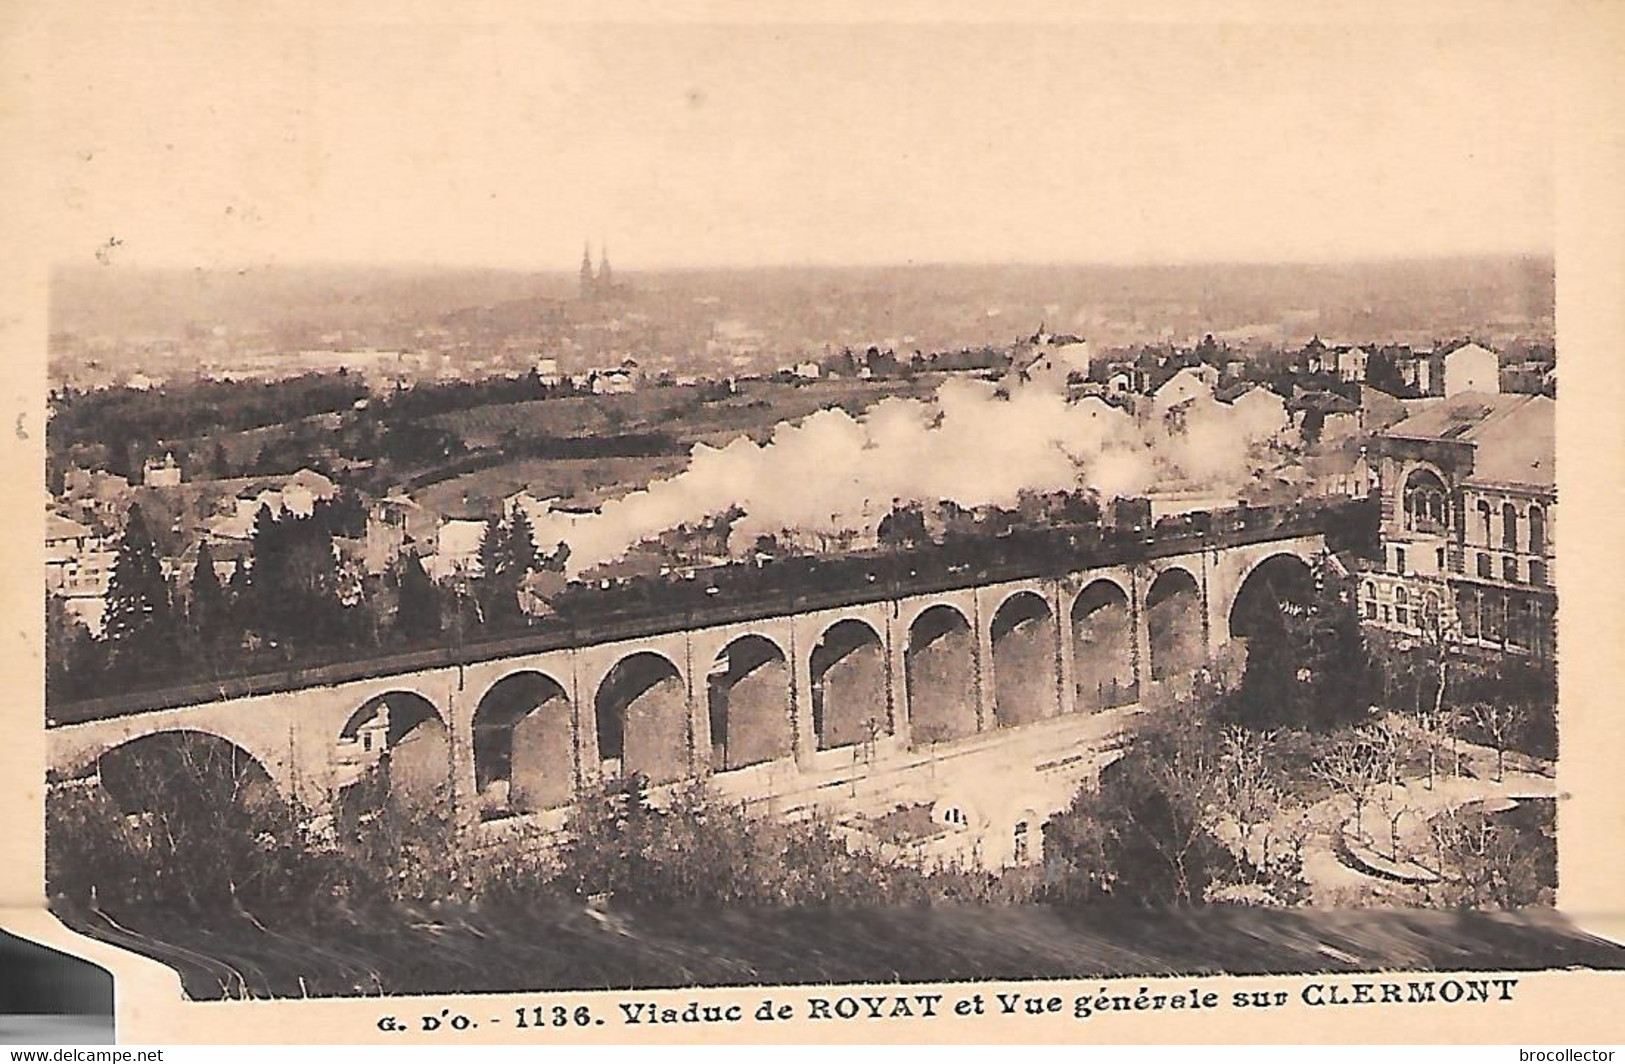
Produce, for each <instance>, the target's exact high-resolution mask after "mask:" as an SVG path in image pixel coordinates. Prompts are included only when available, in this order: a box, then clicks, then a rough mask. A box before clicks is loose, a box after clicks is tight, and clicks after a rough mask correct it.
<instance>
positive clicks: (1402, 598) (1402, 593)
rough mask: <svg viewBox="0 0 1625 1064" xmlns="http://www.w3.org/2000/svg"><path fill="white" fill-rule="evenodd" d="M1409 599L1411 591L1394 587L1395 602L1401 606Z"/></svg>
mask: <svg viewBox="0 0 1625 1064" xmlns="http://www.w3.org/2000/svg"><path fill="white" fill-rule="evenodd" d="M1410 600H1411V593H1410V592H1409V591H1406V590H1405V589H1404V588H1403V587H1396V588H1394V601H1395V602H1397V603H1399V604H1400V605H1401V606H1403V605H1405V604H1406V603H1407V602H1409V601H1410Z"/></svg>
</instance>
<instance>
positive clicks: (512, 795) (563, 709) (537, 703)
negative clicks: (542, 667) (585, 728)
mask: <svg viewBox="0 0 1625 1064" xmlns="http://www.w3.org/2000/svg"><path fill="white" fill-rule="evenodd" d="M570 718H571V707H570V696H569V695H568V694H567V693H566V692H565V690H564V685H563V684H561V683H559V682H558V681H557V680H555V679H554V678H553V677H551V676H549V675H547V674H546V673H542V672H536V671H533V670H525V671H523V672H515V673H509V674H508V675H507V676H504V677H503V678H502V679H500V680H498V681H497V682H496V683H494V684H492V685H491V687H490V688H489V689H488V690H487V691H486V692H485V694H484V696H483V697H481V698H480V701H479V705H477V706H476V707H475V708H474V724H473V732H474V787H475V791H476V793H477V794H478V795H479V807H480V814H481V815H482V816H484V817H497V816H501V815H503V814H505V813H523V812H534V811H535V810H538V809H548V808H551V807H553V806H557V805H562V804H564V803H565V802H567V801H569V799H570V794H571V792H572V790H573V785H574V781H575V730H574V728H573V727H572V726H571V721H570Z"/></svg>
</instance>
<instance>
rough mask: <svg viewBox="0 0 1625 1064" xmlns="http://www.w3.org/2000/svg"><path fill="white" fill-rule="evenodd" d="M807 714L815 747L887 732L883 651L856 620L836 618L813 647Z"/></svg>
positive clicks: (888, 718)
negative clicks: (810, 690)
mask: <svg viewBox="0 0 1625 1064" xmlns="http://www.w3.org/2000/svg"><path fill="white" fill-rule="evenodd" d="M811 671H812V717H813V737H814V739H815V740H816V742H817V746H818V749H820V750H831V749H835V748H836V747H842V746H854V745H856V744H858V743H863V742H868V741H870V740H872V739H874V738H876V737H877V736H880V735H884V734H889V733H890V732H891V714H890V710H889V707H888V706H887V704H886V652H885V647H884V645H883V644H882V643H881V640H880V635H879V634H878V633H877V632H876V631H875V630H874V629H873V628H871V627H869V625H867V624H866V623H864V622H863V621H858V620H850V619H848V620H844V621H836V622H835V623H834V624H832V625H830V626H829V628H827V629H826V630H825V631H824V634H823V636H822V637H821V638H820V639H819V641H818V645H817V646H815V647H813V650H812V658H811Z"/></svg>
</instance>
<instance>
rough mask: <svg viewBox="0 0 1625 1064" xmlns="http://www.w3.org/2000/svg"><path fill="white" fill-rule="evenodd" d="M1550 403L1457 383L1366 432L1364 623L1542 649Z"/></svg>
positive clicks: (1550, 525)
mask: <svg viewBox="0 0 1625 1064" xmlns="http://www.w3.org/2000/svg"><path fill="white" fill-rule="evenodd" d="M1555 411H1556V403H1555V402H1554V401H1553V400H1552V399H1550V398H1547V397H1546V396H1539V395H1492V394H1486V393H1482V392H1465V393H1463V394H1460V395H1455V396H1451V397H1450V398H1447V399H1440V400H1433V401H1430V402H1428V403H1427V405H1426V406H1424V407H1422V408H1420V409H1418V410H1416V411H1414V412H1413V413H1412V414H1411V415H1410V416H1409V417H1407V418H1405V419H1404V420H1403V421H1401V422H1399V423H1398V424H1396V425H1394V426H1392V427H1391V428H1389V429H1387V430H1386V431H1384V432H1383V433H1381V434H1379V435H1378V436H1377V437H1375V438H1374V440H1373V441H1372V452H1373V453H1374V454H1375V455H1376V456H1377V458H1378V463H1379V464H1378V470H1379V476H1380V483H1381V490H1382V515H1383V539H1384V557H1383V563H1382V566H1381V568H1380V569H1378V570H1374V571H1372V572H1368V573H1366V574H1364V575H1363V577H1362V580H1361V587H1360V610H1361V615H1362V617H1363V618H1364V620H1365V621H1366V623H1367V624H1369V625H1372V626H1374V627H1378V628H1383V629H1386V630H1389V631H1392V632H1396V633H1400V634H1406V635H1414V636H1417V637H1419V638H1425V637H1428V636H1431V635H1434V634H1437V635H1439V636H1441V637H1443V638H1446V639H1448V640H1450V641H1452V642H1456V643H1459V644H1464V645H1469V646H1474V647H1478V648H1482V649H1487V650H1498V651H1506V652H1510V653H1517V654H1528V655H1533V656H1537V657H1550V656H1551V655H1552V651H1553V618H1554V616H1555V614H1556V611H1557V593H1556V590H1555V588H1554V586H1553V583H1552V559H1553V555H1554V546H1555V529H1556V510H1557V480H1556V476H1555V472H1556V470H1555V465H1556V462H1555V459H1556V453H1557V440H1556V423H1555Z"/></svg>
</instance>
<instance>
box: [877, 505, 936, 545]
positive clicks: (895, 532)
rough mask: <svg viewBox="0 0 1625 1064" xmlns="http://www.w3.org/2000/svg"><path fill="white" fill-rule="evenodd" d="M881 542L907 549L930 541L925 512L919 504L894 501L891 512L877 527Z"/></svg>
mask: <svg viewBox="0 0 1625 1064" xmlns="http://www.w3.org/2000/svg"><path fill="white" fill-rule="evenodd" d="M876 536H877V538H878V539H879V540H880V542H881V543H882V544H883V545H885V546H888V547H895V548H899V549H907V548H909V547H918V546H921V545H923V544H925V543H928V542H930V536H929V535H928V534H927V533H926V528H925V514H924V513H923V512H922V511H921V510H920V507H919V505H918V504H905V503H903V502H902V501H901V500H898V501H895V502H893V503H892V508H891V512H890V513H888V514H887V515H886V516H885V517H883V518H881V519H880V526H879V527H878V528H877V529H876Z"/></svg>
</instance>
